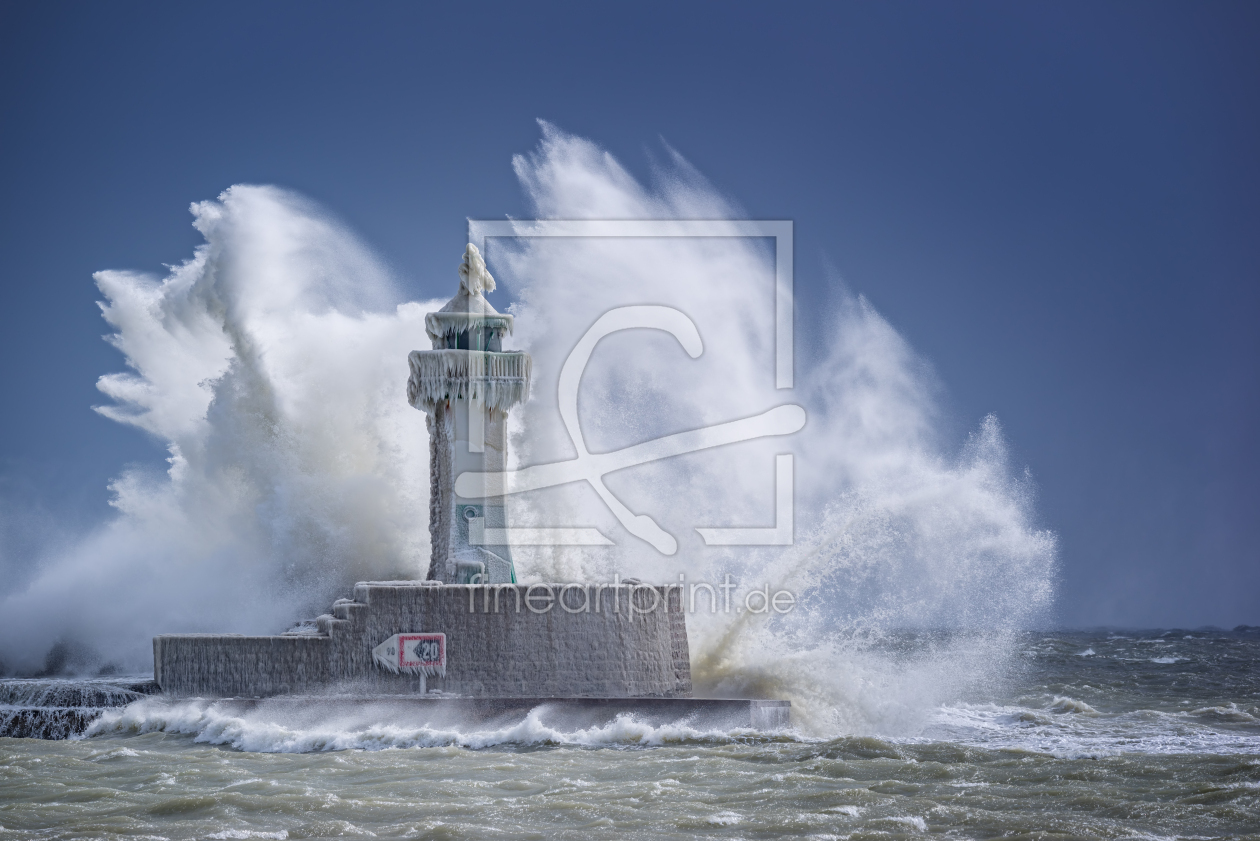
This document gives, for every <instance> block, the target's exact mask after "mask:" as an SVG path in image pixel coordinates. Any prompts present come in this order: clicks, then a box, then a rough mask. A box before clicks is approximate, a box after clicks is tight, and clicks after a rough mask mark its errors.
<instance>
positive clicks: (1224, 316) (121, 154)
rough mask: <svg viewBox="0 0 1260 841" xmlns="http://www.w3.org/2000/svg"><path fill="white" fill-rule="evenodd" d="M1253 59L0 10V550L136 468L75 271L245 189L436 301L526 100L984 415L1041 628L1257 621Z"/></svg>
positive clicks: (141, 245)
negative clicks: (906, 348)
mask: <svg viewBox="0 0 1260 841" xmlns="http://www.w3.org/2000/svg"><path fill="white" fill-rule="evenodd" d="M1257 43H1260V6H1257V5H1256V4H1254V3H1251V4H1245V3H1238V4H1232V3H1177V4H1167V3H1155V2H1131V3H1129V2H1126V3H1115V2H1112V3H1105V2H1089V3H1071V2H1062V3H1054V4H1039V3H1027V2H1026V3H939V2H932V3H860V4H843V3H829V4H817V5H807V4H779V3H775V4H771V3H766V4H762V5H750V4H739V5H730V4H694V5H679V4H674V3H662V4H653V3H642V2H638V3H633V4H552V5H549V6H546V7H539V6H538V5H537V4H521V3H506V4H462V5H460V6H458V7H455V6H450V7H445V8H437V7H430V6H428V5H421V4H397V5H395V4H387V3H373V4H330V3H311V2H303V3H278V2H277V3H248V4H243V3H242V4H237V3H214V4H170V3H164V4H139V3H111V4H82V5H79V4H66V3H44V2H41V3H11V2H10V3H5V4H4V6H3V9H2V11H0V185H2V188H3V189H2V192H0V255H2V256H3V260H2V262H0V296H2V297H0V301H2V306H0V386H2V388H3V391H2V392H0V393H2V394H3V401H4V403H3V405H4V411H3V413H2V414H0V505H3V506H4V508H5V517H4V518H2V519H0V553H3V557H4V558H6V559H7V561H6V563H7V564H9V565H12V564H15V563H22V562H23V559H24V558H28V557H32V556H33V555H32V553H33V552H34V547H36V546H37V545H39V544H40V543H41V542H43V541H45V540H47V539H48V536H47V532H48V529H49V527H50V525H51V524H57V525H56V529H58V530H61V531H63V532H66V533H69V532H72V531H74V530H76V529H81V528H83V527H85V526H86V525H87V524H89V523H91V522H92V521H93V520H94V519H99V518H100V517H103V516H107V511H108V509H107V507H106V504H105V503H106V499H107V492H106V488H105V486H106V483H107V481H108V479H109V478H110V477H111V476H113V475H115V474H116V473H117V472H118V470H119V468H120V466H121V465H122V464H124V463H128V462H149V463H155V464H161V459H162V457H163V456H164V455H165V454H164V452H163V451H162V450H161V449H160V448H159V447H158V446H156V445H155V443H154V442H151V441H148V440H146V439H145V438H144V437H143V436H142V434H141V433H139V432H137V431H135V430H133V429H127V428H123V427H120V426H118V425H117V424H114V423H112V422H110V421H108V420H106V419H104V418H102V417H100V416H98V415H96V414H94V413H93V412H92V411H91V409H90V407H91V406H92V405H93V404H98V403H101V402H103V398H102V395H100V394H99V393H98V392H97V391H96V389H95V382H96V378H97V377H98V376H100V375H101V374H104V373H108V372H111V371H118V370H121V369H122V367H123V363H122V359H121V357H120V356H119V354H118V353H117V352H116V351H114V350H112V349H111V348H110V347H109V346H108V345H106V344H105V343H104V342H102V341H101V339H100V337H101V335H102V334H103V333H104V332H106V325H105V324H104V322H103V321H102V320H101V318H100V314H99V311H98V309H97V307H96V305H95V301H96V300H97V299H98V298H99V297H100V296H99V293H98V292H97V290H96V289H95V287H94V285H93V283H92V279H91V274H92V272H93V271H96V270H98V269H102V268H133V269H141V270H148V271H154V272H161V264H162V263H174V262H179V261H181V260H183V259H185V258H187V257H188V256H190V255H191V253H192V249H193V247H194V246H195V245H196V244H197V243H198V242H199V236H198V235H197V233H196V232H195V231H194V230H193V229H192V227H191V225H190V224H189V223H190V217H189V215H188V212H187V207H188V204H189V203H190V202H192V201H195V200H202V199H208V198H213V197H214V196H216V195H218V193H219V192H221V191H222V190H223V189H224V188H226V187H228V186H229V185H231V184H234V183H240V182H252V183H275V184H279V185H283V186H286V187H290V188H293V189H296V190H298V191H300V192H303V193H305V194H307V195H309V196H311V197H313V198H314V199H316V200H317V201H319V202H321V203H322V204H324V205H325V206H326V207H327V208H329V209H330V210H331V211H333V212H334V213H336V214H338V215H340V216H341V217H342V218H343V219H344V220H345V221H347V222H348V223H349V224H350V225H351V226H352V227H353V228H354V229H355V230H357V231H358V232H359V233H360V234H361V235H362V236H363V237H364V238H365V239H366V240H367V242H369V243H370V244H371V245H372V246H373V247H374V248H375V249H376V250H377V251H378V252H379V254H380V255H382V256H383V257H384V258H385V259H386V260H387V261H388V262H389V263H390V264H391V265H392V266H393V268H394V269H395V271H396V272H397V273H398V275H399V276H400V277H401V278H403V279H404V280H405V282H406V283H407V284H408V286H407V289H406V292H407V293H408V295H410V296H414V297H422V296H423V297H430V296H435V295H437V294H439V293H440V292H444V291H445V290H446V289H447V288H448V287H449V286H450V283H451V268H450V267H451V263H452V254H458V252H459V250H460V248H461V246H462V243H463V241H464V235H465V221H464V220H465V219H466V218H467V217H475V218H487V217H489V218H494V217H502V216H503V215H504V214H514V215H524V214H525V213H526V210H525V207H524V203H523V199H522V196H521V193H520V190H519V187H518V185H517V183H516V180H515V177H514V176H513V174H512V170H511V166H510V160H511V156H512V155H513V154H515V153H520V152H525V151H528V150H529V149H530V148H531V147H532V146H533V145H534V144H535V143H536V142H537V138H538V134H539V132H538V127H537V124H536V122H535V120H536V118H544V119H547V120H549V121H551V122H554V123H555V124H557V125H558V126H560V127H561V128H563V129H565V130H566V131H570V132H574V133H576V134H579V135H583V136H586V137H589V138H590V139H592V140H594V141H595V142H597V143H599V144H601V145H603V146H605V147H606V148H608V149H610V150H611V151H612V152H613V153H614V154H616V155H617V156H618V157H619V158H620V159H621V161H622V162H623V163H624V164H626V165H627V166H628V167H630V169H631V170H632V171H634V172H636V173H638V174H641V175H644V176H646V175H647V174H648V173H649V172H650V160H651V157H652V156H654V155H655V156H658V157H659V156H661V155H662V154H663V151H662V150H663V147H662V146H661V141H662V140H664V141H665V142H667V143H668V144H670V145H671V146H672V147H674V148H676V149H677V150H678V151H679V152H681V153H682V154H683V155H684V156H685V157H687V158H688V159H689V160H690V161H691V162H692V163H693V164H694V165H695V166H696V167H698V168H699V169H700V170H701V171H702V172H703V173H704V174H705V175H706V176H708V177H709V178H710V179H711V180H712V181H713V182H714V183H715V184H716V185H717V186H718V187H719V188H720V189H721V190H723V191H725V192H727V193H728V194H729V195H730V196H731V197H732V198H733V199H734V200H735V201H737V202H738V203H739V204H740V205H741V206H742V207H743V208H745V210H746V211H747V214H748V215H749V216H750V217H753V218H787V219H793V220H795V222H796V226H797V227H796V235H797V241H796V260H797V283H798V297H799V299H801V300H805V301H808V300H809V299H810V298H816V299H825V298H826V297H827V296H828V294H829V291H828V289H827V288H826V287H827V285H828V284H829V283H832V282H833V281H832V280H831V279H830V278H832V277H833V270H834V271H838V273H839V274H840V275H841V276H842V277H843V278H844V279H845V281H846V282H847V283H848V284H849V286H850V287H851V288H852V289H853V290H855V291H858V292H861V293H863V294H865V295H866V296H867V297H868V298H869V299H870V300H871V301H872V303H873V304H874V305H875V306H876V307H877V308H878V309H879V310H880V311H881V312H882V313H883V314H884V315H885V316H886V317H887V318H888V319H889V320H890V321H891V322H892V323H893V324H894V325H895V326H896V327H897V328H898V329H899V330H900V331H901V332H902V333H903V334H904V335H905V336H906V337H907V338H908V339H909V340H910V341H911V342H912V343H913V344H914V346H915V347H916V348H917V349H918V350H919V351H920V352H922V353H923V354H924V355H925V356H926V357H927V358H928V359H930V360H931V362H932V363H933V365H934V366H935V369H936V373H937V375H938V376H939V378H940V380H941V382H942V383H943V385H944V387H945V389H946V392H947V407H948V412H949V419H950V424H951V427H950V429H951V434H952V435H954V436H955V437H956V438H957V440H959V441H961V439H962V437H963V436H964V435H965V433H966V431H967V430H968V429H970V428H974V426H975V425H976V424H977V423H978V422H979V419H980V418H981V417H982V416H983V415H985V414H986V413H988V412H995V413H996V414H997V415H998V416H999V418H1000V419H1001V421H1002V423H1003V425H1004V427H1005V429H1006V432H1007V435H1008V437H1009V439H1010V441H1011V443H1012V445H1013V448H1014V452H1015V456H1016V460H1017V462H1018V463H1019V464H1020V465H1024V464H1026V465H1028V467H1029V468H1030V469H1031V470H1032V472H1033V475H1034V477H1035V479H1036V481H1037V484H1038V487H1039V492H1040V499H1039V510H1040V512H1041V516H1042V519H1043V525H1045V526H1046V527H1049V528H1051V529H1053V530H1055V531H1056V532H1057V533H1058V534H1059V536H1060V541H1061V557H1062V563H1063V576H1062V588H1061V598H1060V615H1061V618H1062V620H1063V621H1064V622H1066V623H1069V624H1099V623H1110V624H1125V625H1135V624H1137V625H1182V626H1187V625H1198V624H1203V623H1216V624H1221V625H1233V624H1237V623H1241V622H1247V623H1252V624H1260V549H1258V548H1257V547H1258V546H1260V448H1258V447H1257V444H1256V437H1255V436H1256V433H1257V430H1260V329H1257V319H1258V317H1260V291H1258V289H1257V287H1258V283H1257V282H1258V281H1260V154H1258V153H1257V150H1258V149H1260V50H1257V49H1256V44H1257ZM806 309H808V311H805V310H806ZM798 317H799V319H801V320H802V321H803V322H804V323H805V324H807V325H810V324H811V319H812V320H813V322H812V326H809V327H807V328H806V330H802V331H801V332H802V333H805V332H806V331H807V330H808V331H821V332H825V325H822V324H819V323H818V321H819V318H820V315H819V311H818V310H815V309H812V308H804V309H802V311H801V312H800V313H799V316H798ZM798 323H801V322H798ZM3 568H4V566H2V565H0V569H3ZM10 568H12V567H11V566H10Z"/></svg>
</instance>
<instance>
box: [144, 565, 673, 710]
mask: <svg viewBox="0 0 1260 841" xmlns="http://www.w3.org/2000/svg"><path fill="white" fill-rule="evenodd" d="M314 630H315V631H316V633H310V634H302V635H292V634H284V635H280V636H258V637H250V636H239V635H231V634H169V635H164V636H159V637H155V638H154V639H153V668H154V679H155V680H156V681H157V683H158V685H159V686H160V687H161V689H162V691H163V692H164V693H167V694H173V695H186V696H187V695H193V696H212V697H265V696H269V695H282V694H291V693H304V692H318V691H328V690H332V691H344V692H372V693H414V692H419V691H420V687H421V680H422V679H421V678H420V677H419V676H418V675H410V674H395V673H392V672H390V671H388V670H386V669H383V668H381V667H380V666H379V665H377V664H376V663H375V661H374V660H373V657H372V650H373V648H375V647H376V646H377V645H379V644H380V643H382V642H384V641H385V640H387V639H389V638H390V637H391V636H392V635H394V634H409V633H443V634H445V635H446V670H445V675H444V676H441V677H439V676H430V677H428V678H427V688H428V689H429V690H435V689H437V690H441V691H443V692H447V693H453V694H458V695H464V696H472V697H500V698H527V697H571V698H583V697H587V698H635V697H663V698H688V697H691V661H690V656H689V652H688V647H687V627H686V615H685V613H684V612H683V604H682V597H681V591H680V590H679V588H678V587H677V586H673V585H669V586H648V585H626V584H622V585H619V586H616V587H612V586H607V585H598V586H596V585H591V586H588V587H576V586H573V585H538V584H535V585H525V584H490V585H446V586H431V585H425V584H422V583H420V582H364V583H360V584H357V585H355V588H354V598H353V599H340V600H338V601H337V602H336V603H335V604H334V605H333V612H332V614H330V615H325V616H321V617H320V618H319V619H318V620H316V623H315V626H314Z"/></svg>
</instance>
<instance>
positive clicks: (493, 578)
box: [407, 243, 532, 584]
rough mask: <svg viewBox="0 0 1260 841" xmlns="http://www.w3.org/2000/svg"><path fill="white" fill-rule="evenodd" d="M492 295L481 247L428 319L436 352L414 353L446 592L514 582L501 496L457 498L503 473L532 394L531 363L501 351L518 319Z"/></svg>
mask: <svg viewBox="0 0 1260 841" xmlns="http://www.w3.org/2000/svg"><path fill="white" fill-rule="evenodd" d="M492 291H494V278H493V277H491V275H490V272H488V271H487V270H486V263H485V260H484V259H482V256H481V254H480V253H479V252H478V251H477V246H475V245H473V244H471V243H469V245H468V248H467V249H466V250H465V252H464V260H463V262H462V263H461V264H460V266H459V290H458V291H457V292H456V293H455V297H453V298H451V299H450V300H449V301H447V302H446V305H445V306H444V307H442V309H440V310H438V311H437V312H431V313H429V314H428V315H427V316H425V320H424V324H425V332H426V333H428V336H429V339H430V341H432V342H433V349H432V350H417V351H412V352H411V355H410V356H409V357H408V362H409V363H410V365H411V378H410V380H409V381H408V383H407V399H408V400H409V401H410V402H411V405H412V406H415V407H416V408H417V409H422V410H424V412H425V413H426V414H427V418H426V421H427V426H428V429H429V477H430V487H429V537H430V539H431V541H432V546H433V551H432V554H431V556H430V560H429V574H428V578H429V580H431V581H441V582H442V583H444V584H511V583H515V582H516V575H515V571H514V569H513V567H512V550H511V547H510V546H509V544H508V541H507V539H506V535H507V517H506V514H505V511H504V502H503V498H502V497H486V496H484V495H482V496H478V497H461V496H458V495H457V494H456V493H455V488H454V486H455V478H456V477H457V476H459V475H460V474H461V473H469V472H471V473H487V472H502V471H503V470H505V469H506V468H507V448H508V443H507V419H508V412H509V411H510V410H511V408H512V407H513V406H515V405H516V404H517V403H520V402H521V401H523V400H524V399H525V398H526V397H527V396H528V394H529V378H530V368H531V365H532V362H531V360H530V357H529V354H528V353H525V352H523V351H504V350H503V338H504V336H506V335H508V334H510V333H511V332H512V316H510V315H507V314H504V313H500V312H498V311H497V310H495V308H494V307H493V306H491V305H490V302H489V301H487V300H486V298H485V294H484V293H485V292H492Z"/></svg>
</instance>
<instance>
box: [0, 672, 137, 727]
mask: <svg viewBox="0 0 1260 841" xmlns="http://www.w3.org/2000/svg"><path fill="white" fill-rule="evenodd" d="M158 691H159V690H158V686H157V684H156V683H154V682H153V681H151V680H149V679H147V678H144V677H132V678H89V679H67V678H27V679H22V678H15V679H10V680H0V737H5V736H7V737H11V738H24V739H66V738H69V737H70V736H74V735H77V734H79V733H82V732H83V731H84V730H85V729H87V726H88V724H90V723H91V722H92V721H93V719H95V718H96V717H97V716H98V715H100V714H101V713H102V712H103V711H104V710H106V709H109V708H110V707H125V706H127V705H128V704H130V703H132V702H133V701H138V700H140V699H141V698H144V697H145V696H147V695H152V694H154V693H156V692H158Z"/></svg>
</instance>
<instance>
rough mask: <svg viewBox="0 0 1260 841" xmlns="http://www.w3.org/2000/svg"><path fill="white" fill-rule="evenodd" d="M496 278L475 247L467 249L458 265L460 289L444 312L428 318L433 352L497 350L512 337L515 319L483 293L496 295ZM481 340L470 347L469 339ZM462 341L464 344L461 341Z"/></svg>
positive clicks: (432, 314)
mask: <svg viewBox="0 0 1260 841" xmlns="http://www.w3.org/2000/svg"><path fill="white" fill-rule="evenodd" d="M494 288H495V284H494V276H493V275H491V274H490V272H489V271H488V270H487V269H486V261H485V259H484V258H482V256H481V252H480V251H478V250H477V246H475V245H473V244H472V243H469V244H468V247H467V248H466V249H464V259H463V261H461V262H460V264H459V289H458V290H456V292H455V297H453V298H451V299H450V300H449V301H447V302H446V304H445V305H444V306H443V307H442V309H440V310H438V311H437V312H431V313H429V314H428V315H426V316H425V319H424V328H425V332H426V333H428V335H429V339H430V340H432V342H433V347H434V349H440V348H455V347H463V348H469V347H471V348H473V349H480V350H498V349H499V347H500V342H501V341H502V339H503V337H504V336H505V335H510V334H511V333H512V321H513V319H512V316H510V315H507V314H506V313H500V312H499V311H498V310H496V309H495V308H494V307H493V306H492V305H491V304H490V302H489V301H487V300H486V298H485V295H484V293H485V292H493V291H494ZM475 336H480V337H482V339H481V341H480V343H477V342H476V340H475V339H474V345H475V346H474V345H470V344H469V343H468V339H469V338H470V337H475ZM461 339H462V341H461Z"/></svg>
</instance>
